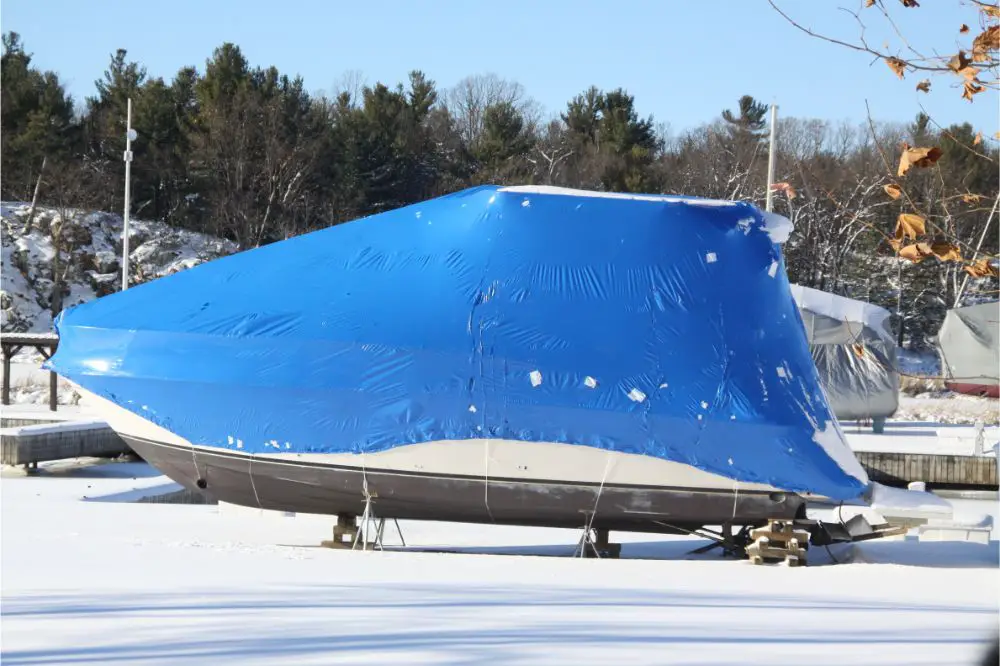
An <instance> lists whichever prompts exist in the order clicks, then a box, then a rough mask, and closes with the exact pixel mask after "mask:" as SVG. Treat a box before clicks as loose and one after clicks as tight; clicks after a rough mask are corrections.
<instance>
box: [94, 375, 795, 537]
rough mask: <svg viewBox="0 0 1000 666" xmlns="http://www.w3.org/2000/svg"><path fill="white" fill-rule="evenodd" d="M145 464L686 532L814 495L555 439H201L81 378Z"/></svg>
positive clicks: (210, 488) (386, 501)
mask: <svg viewBox="0 0 1000 666" xmlns="http://www.w3.org/2000/svg"><path fill="white" fill-rule="evenodd" d="M75 388H76V390H77V391H78V392H79V393H80V394H81V396H82V401H81V402H82V403H83V404H85V405H86V406H87V407H89V408H90V409H92V410H93V411H95V412H96V413H97V414H99V415H100V416H101V418H103V419H104V420H105V421H107V423H108V424H109V425H110V426H111V427H112V428H113V429H114V430H115V431H116V432H117V433H118V434H119V436H121V437H122V439H123V440H125V442H126V443H127V444H128V445H129V446H130V447H131V448H132V450H133V451H135V452H136V453H137V454H138V455H139V456H141V457H142V458H143V459H144V460H145V461H146V462H148V463H149V464H151V465H152V466H153V467H155V468H157V469H158V470H160V471H161V472H163V473H164V474H165V475H167V476H168V477H170V478H171V479H173V480H174V481H176V482H177V483H179V484H181V485H182V486H184V487H186V488H189V489H199V490H202V491H204V492H206V493H207V494H209V495H210V496H212V497H214V498H215V499H217V500H219V501H223V502H228V503H231V504H239V505H242V506H248V507H253V508H261V509H271V510H276V511H291V512H296V513H311V514H326V515H343V514H347V515H361V514H362V513H363V511H364V507H365V490H366V487H367V491H368V494H369V495H370V496H371V497H372V503H373V508H374V511H375V512H376V514H377V515H380V516H383V517H386V518H399V519H407V520H436V521H453V522H469V523H496V524H509V525H526V526H546V527H581V526H583V525H584V524H585V522H586V521H587V520H588V519H589V516H590V514H591V513H593V514H594V518H593V523H592V524H593V526H594V527H598V528H602V529H613V530H617V531H637V532H667V533H670V532H677V531H684V530H691V529H695V528H697V527H700V526H703V525H721V524H723V523H730V524H733V525H748V524H754V525H756V524H762V523H764V522H765V521H767V520H768V519H775V518H794V517H801V516H802V515H803V514H804V511H805V502H806V499H807V498H808V499H810V500H814V499H815V497H814V496H812V495H808V496H803V495H799V494H795V493H788V492H783V491H780V490H777V489H775V488H773V487H770V486H767V485H764V484H748V483H737V482H735V481H733V480H732V479H727V478H725V477H721V476H718V475H714V474H709V473H707V472H705V471H703V470H699V469H696V468H694V467H692V466H690V465H685V464H681V463H676V462H670V461H665V460H661V459H657V458H652V457H648V456H640V455H634V454H626V453H618V452H609V451H603V450H599V449H595V448H591V447H583V446H574V445H566V444H555V443H539V442H517V441H510V440H496V439H482V440H465V441H443V442H431V443H425V444H419V445H410V446H405V447H399V448H397V449H394V450H392V451H387V452H381V453H375V454H366V455H356V454H311V455H310V454H298V453H293V452H275V453H271V454H251V453H246V452H240V451H232V450H227V449H221V448H217V447H210V446H200V445H196V444H192V443H191V442H189V441H187V440H185V439H183V438H182V437H180V436H178V435H177V434H175V433H172V432H170V431H169V430H166V429H165V428H163V427H161V426H158V425H156V424H154V423H153V422H151V421H149V420H147V419H145V418H142V417H140V416H138V415H136V414H135V413H133V412H131V411H129V410H127V409H124V408H122V407H119V406H118V405H116V404H115V403H113V402H111V401H109V400H106V399H104V398H101V397H99V396H96V395H94V394H93V393H91V392H89V391H87V390H86V389H84V388H82V387H79V386H75Z"/></svg>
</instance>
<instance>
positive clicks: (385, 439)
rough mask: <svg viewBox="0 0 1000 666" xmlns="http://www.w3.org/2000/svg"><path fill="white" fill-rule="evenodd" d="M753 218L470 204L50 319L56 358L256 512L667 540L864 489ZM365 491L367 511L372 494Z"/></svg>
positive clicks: (210, 484)
mask: <svg viewBox="0 0 1000 666" xmlns="http://www.w3.org/2000/svg"><path fill="white" fill-rule="evenodd" d="M789 228H790V224H789V223H788V222H787V220H785V219H784V218H781V217H779V216H773V215H769V214H767V213H763V212H762V211H760V210H759V209H758V208H756V207H755V206H753V205H751V204H748V203H738V202H732V201H715V200H705V199H697V198H689V197H678V196H653V195H649V196H645V195H625V194H608V193H596V192H586V191H575V190H564V189H559V188H550V187H506V188H505V187H493V186H486V187H479V188H474V189H470V190H466V191H462V192H459V193H456V194H452V195H449V196H445V197H441V198H437V199H433V200H430V201H427V202H425V203H420V204H416V205H411V206H408V207H405V208H401V209H398V210H394V211H391V212H386V213H381V214H378V215H374V216H371V217H367V218H364V219H359V220H356V221H353V222H349V223H345V224H341V225H338V226H335V227H332V228H329V229H325V230H322V231H317V232H314V233H309V234H306V235H303V236H299V237H296V238H292V239H289V240H286V241H282V242H279V243H275V244H273V245H268V246H265V247H261V248H258V249H254V250H250V251H246V252H242V253H239V254H236V255H233V256H229V257H225V258H222V259H218V260H215V261H212V262H210V263H206V264H202V265H200V266H197V267H195V268H192V269H190V270H187V271H184V272H181V273H177V274H174V275H171V276H169V277H164V278H161V279H158V280H155V281H153V282H149V283H146V284H143V285H140V286H137V287H134V288H131V289H129V290H127V291H125V292H121V293H116V294H112V295H109V296H106V297H104V298H101V299H99V300H97V301H93V302H90V303H87V304H84V305H80V306H78V307H76V308H73V309H71V310H69V311H67V312H65V313H64V314H63V315H62V316H61V317H60V318H59V320H58V322H57V327H58V332H59V335H60V345H59V349H58V352H57V353H56V354H55V356H54V357H53V359H52V360H51V362H50V367H51V368H53V369H55V371H56V372H58V373H59V374H61V375H62V376H63V377H66V378H67V379H69V380H71V381H72V382H73V383H75V384H76V385H77V386H78V387H80V390H81V391H82V392H84V393H85V398H87V399H90V400H92V401H94V402H96V403H97V404H98V405H99V406H100V408H101V410H102V411H103V416H104V417H105V418H106V419H107V420H108V422H109V424H110V425H111V426H112V427H113V428H115V429H116V430H117V431H118V432H119V433H120V434H121V435H122V437H123V438H124V439H125V440H126V441H127V442H128V443H129V444H130V445H131V446H132V447H133V448H134V449H135V451H136V452H138V453H139V454H140V455H141V456H142V457H143V458H145V459H146V460H147V461H149V462H150V463H151V464H153V465H154V466H156V467H158V468H159V469H161V470H162V471H163V472H165V473H166V474H168V475H169V476H170V477H172V478H173V479H175V480H177V481H178V482H180V483H182V484H184V485H185V486H188V487H199V488H204V489H205V490H206V491H207V492H209V493H211V494H212V495H214V496H215V497H216V498H218V499H220V500H222V501H227V502H232V503H237V504H243V505H248V506H254V507H261V508H266V509H279V510H285V511H300V512H309V513H325V514H353V515H360V514H361V513H362V511H363V510H364V509H365V507H366V506H367V504H366V502H367V501H369V500H373V501H374V502H375V504H376V505H377V508H378V512H379V514H380V515H383V516H389V517H396V518H410V519H433V520H454V521H469V522H496V523H516V524H527V525H551V526H567V527H568V526H580V525H582V524H583V523H584V521H585V517H586V516H587V515H592V521H593V525H594V527H597V528H604V529H619V530H639V531H659V530H670V529H674V528H675V527H677V526H680V527H685V526H687V527H691V526H698V525H719V524H723V523H734V524H751V523H756V524H760V523H761V522H763V521H765V520H767V519H772V518H793V517H796V516H799V517H801V516H802V514H803V511H804V503H805V501H806V500H807V499H810V498H813V499H815V498H825V499H829V500H833V501H848V502H850V501H858V500H859V499H860V498H862V497H864V496H866V494H867V493H868V492H869V491H870V487H871V484H870V483H869V480H868V478H867V476H866V474H865V471H864V470H863V469H862V467H861V466H860V464H859V463H858V461H857V459H856V458H855V456H854V455H853V453H852V452H851V450H850V449H849V447H848V445H847V443H846V441H845V439H844V436H843V434H842V432H841V430H840V429H839V427H838V425H837V420H836V418H835V417H834V414H833V413H832V411H831V409H830V406H829V404H828V402H827V399H826V397H825V396H824V394H823V390H822V388H821V385H820V381H819V377H818V376H817V371H816V367H815V366H814V364H813V360H812V357H811V356H810V352H809V345H808V342H807V340H806V336H805V334H804V331H803V326H802V320H801V318H800V316H799V312H798V309H797V308H796V304H795V301H794V299H793V298H792V295H791V292H790V290H789V285H788V281H787V277H786V275H785V270H784V265H783V260H782V255H781V250H780V246H779V244H780V242H782V241H783V240H784V239H785V238H786V237H787V234H788V231H789ZM373 498H374V499H373Z"/></svg>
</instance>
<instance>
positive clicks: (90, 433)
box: [0, 420, 130, 469]
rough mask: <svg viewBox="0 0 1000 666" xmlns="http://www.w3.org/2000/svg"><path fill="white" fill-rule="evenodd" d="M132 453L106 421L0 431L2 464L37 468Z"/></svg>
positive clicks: (46, 425) (73, 422) (54, 424)
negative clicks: (72, 459) (41, 464)
mask: <svg viewBox="0 0 1000 666" xmlns="http://www.w3.org/2000/svg"><path fill="white" fill-rule="evenodd" d="M129 451H130V449H129V447H128V445H127V444H125V442H124V440H122V438H121V437H119V436H118V433H116V432H115V431H114V430H112V429H111V427H110V426H108V424H107V423H104V422H103V421H95V420H79V421H61V422H52V423H43V424H38V425H22V426H18V427H13V428H3V429H0V463H2V464H4V465H15V466H16V465H23V466H24V467H25V468H26V469H36V468H37V467H38V463H40V462H48V461H51V460H64V459H67V458H81V457H111V456H118V455H122V454H124V453H128V452H129Z"/></svg>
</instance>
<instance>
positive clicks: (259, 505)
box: [250, 453, 264, 509]
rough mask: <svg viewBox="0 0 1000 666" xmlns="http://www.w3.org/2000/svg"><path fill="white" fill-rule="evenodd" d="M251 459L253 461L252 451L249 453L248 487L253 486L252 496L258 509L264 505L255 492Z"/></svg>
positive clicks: (255, 485) (255, 486)
mask: <svg viewBox="0 0 1000 666" xmlns="http://www.w3.org/2000/svg"><path fill="white" fill-rule="evenodd" d="M253 461H254V455H253V453H251V454H250V487H251V488H253V497H254V499H255V500H257V508H258V509H263V508H264V507H263V506H262V505H261V503H260V495H258V494H257V484H256V483H255V482H254V480H253Z"/></svg>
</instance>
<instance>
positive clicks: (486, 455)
mask: <svg viewBox="0 0 1000 666" xmlns="http://www.w3.org/2000/svg"><path fill="white" fill-rule="evenodd" d="M483 465H484V468H485V469H484V474H485V476H484V483H483V503H484V504H485V505H486V514H487V515H488V516H489V517H490V521H491V522H496V520H495V519H494V518H493V512H492V511H491V510H490V438H489V437H486V438H485V439H483Z"/></svg>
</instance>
